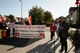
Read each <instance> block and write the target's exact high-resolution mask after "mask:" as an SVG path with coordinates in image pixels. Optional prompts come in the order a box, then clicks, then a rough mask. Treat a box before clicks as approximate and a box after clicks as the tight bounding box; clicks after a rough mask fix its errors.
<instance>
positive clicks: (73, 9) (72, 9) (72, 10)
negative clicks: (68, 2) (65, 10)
mask: <svg viewBox="0 0 80 53" xmlns="http://www.w3.org/2000/svg"><path fill="white" fill-rule="evenodd" d="M76 9H77V7H70V8H69V13H70V12H74V11H75V10H76Z"/></svg>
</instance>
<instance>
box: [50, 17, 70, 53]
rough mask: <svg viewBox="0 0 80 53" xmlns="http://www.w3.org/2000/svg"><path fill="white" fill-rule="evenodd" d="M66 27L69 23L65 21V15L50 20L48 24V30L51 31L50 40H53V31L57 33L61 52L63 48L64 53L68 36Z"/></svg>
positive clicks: (67, 27)
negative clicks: (58, 19)
mask: <svg viewBox="0 0 80 53" xmlns="http://www.w3.org/2000/svg"><path fill="white" fill-rule="evenodd" d="M68 29H69V24H68V23H67V22H66V21H65V17H62V18H61V20H60V21H56V22H55V21H54V20H52V21H51V24H50V32H51V40H50V41H52V40H54V39H53V37H54V35H55V32H56V34H57V39H60V43H61V49H60V52H62V51H63V50H64V48H65V53H67V38H68Z"/></svg>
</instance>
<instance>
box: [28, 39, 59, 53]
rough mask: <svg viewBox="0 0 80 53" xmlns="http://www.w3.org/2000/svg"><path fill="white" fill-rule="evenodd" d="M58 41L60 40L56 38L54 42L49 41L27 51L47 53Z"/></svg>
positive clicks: (29, 52) (30, 52)
mask: <svg viewBox="0 0 80 53" xmlns="http://www.w3.org/2000/svg"><path fill="white" fill-rule="evenodd" d="M57 41H58V40H55V41H53V42H52V41H47V42H46V43H45V44H42V45H38V46H37V47H35V48H33V49H32V50H30V51H28V52H26V53H45V52H48V50H49V49H50V48H51V47H52V45H53V44H54V43H55V42H57ZM50 42H51V43H50ZM48 53H50V52H48Z"/></svg>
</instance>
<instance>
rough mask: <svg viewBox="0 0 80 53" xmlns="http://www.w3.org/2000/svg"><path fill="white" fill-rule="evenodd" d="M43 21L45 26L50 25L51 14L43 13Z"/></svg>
mask: <svg viewBox="0 0 80 53" xmlns="http://www.w3.org/2000/svg"><path fill="white" fill-rule="evenodd" d="M44 13H45V16H44V20H45V23H46V24H50V22H51V20H53V17H52V14H51V12H49V11H45V12H44Z"/></svg>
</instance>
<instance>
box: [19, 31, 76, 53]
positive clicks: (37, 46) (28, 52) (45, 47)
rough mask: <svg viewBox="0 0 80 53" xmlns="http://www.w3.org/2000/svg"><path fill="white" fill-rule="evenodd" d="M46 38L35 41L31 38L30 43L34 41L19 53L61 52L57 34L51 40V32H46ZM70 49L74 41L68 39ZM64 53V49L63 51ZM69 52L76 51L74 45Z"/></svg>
mask: <svg viewBox="0 0 80 53" xmlns="http://www.w3.org/2000/svg"><path fill="white" fill-rule="evenodd" d="M45 34H46V35H45V39H41V40H38V41H36V42H34V41H33V40H34V39H31V40H29V42H28V44H30V43H31V42H34V43H32V44H30V45H28V46H25V47H23V48H22V49H21V50H20V51H19V52H18V53H54V51H55V53H59V50H60V47H61V46H60V43H59V40H56V35H55V41H54V40H53V41H49V40H50V32H49V31H46V32H45ZM67 41H68V50H69V49H70V48H71V47H72V43H71V42H70V40H69V39H68V40H67ZM63 53H64V51H63ZM69 53H75V52H74V47H73V48H72V49H71V50H70V51H69Z"/></svg>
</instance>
